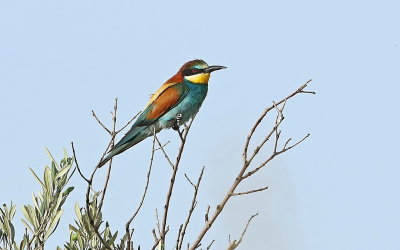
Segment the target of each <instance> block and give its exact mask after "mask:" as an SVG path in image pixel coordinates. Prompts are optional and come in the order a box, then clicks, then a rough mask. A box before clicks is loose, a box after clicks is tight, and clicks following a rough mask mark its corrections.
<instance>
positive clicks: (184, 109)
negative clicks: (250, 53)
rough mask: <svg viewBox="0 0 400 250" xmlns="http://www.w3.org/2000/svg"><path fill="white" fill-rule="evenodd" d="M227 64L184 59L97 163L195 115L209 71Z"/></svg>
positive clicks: (103, 161)
mask: <svg viewBox="0 0 400 250" xmlns="http://www.w3.org/2000/svg"><path fill="white" fill-rule="evenodd" d="M224 68H226V67H224V66H208V64H207V63H206V62H204V61H203V60H193V61H189V62H187V63H185V64H184V65H183V66H182V67H181V68H180V69H179V71H178V72H177V73H176V74H175V75H174V76H172V77H171V78H170V79H169V80H168V81H166V82H165V83H164V84H163V85H162V86H161V87H160V88H159V89H158V90H157V91H156V92H155V93H154V94H153V95H152V96H151V98H150V101H149V102H148V103H147V105H146V107H145V108H144V110H143V112H142V113H141V114H140V115H139V117H138V118H137V120H136V121H135V123H134V124H133V125H132V127H131V129H130V130H129V131H128V132H127V133H126V134H125V136H124V137H122V139H121V140H120V141H119V142H118V143H117V144H115V146H114V147H112V148H111V149H110V151H109V153H108V155H107V156H106V157H105V158H104V159H103V160H102V161H101V162H100V163H99V164H98V167H101V166H103V165H104V164H106V163H107V162H108V161H109V160H110V159H111V158H112V157H114V156H116V155H118V154H120V153H122V152H124V151H125V150H127V149H128V148H130V147H132V146H134V145H136V144H137V143H139V142H141V141H142V140H144V139H145V138H147V137H149V136H152V135H153V133H154V132H155V133H158V132H160V131H161V130H162V129H165V128H171V127H174V128H178V127H179V126H180V125H182V124H184V123H186V122H187V121H188V120H189V119H190V118H191V117H193V116H194V115H195V114H196V113H197V112H198V111H199V109H200V106H201V104H202V103H203V101H204V99H205V98H206V95H207V90H208V80H209V79H210V73H211V72H213V71H216V70H220V69H224Z"/></svg>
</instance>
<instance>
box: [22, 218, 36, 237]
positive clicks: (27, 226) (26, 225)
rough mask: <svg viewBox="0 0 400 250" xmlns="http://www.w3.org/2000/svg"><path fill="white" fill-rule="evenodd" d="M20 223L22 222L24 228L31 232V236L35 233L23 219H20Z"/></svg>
mask: <svg viewBox="0 0 400 250" xmlns="http://www.w3.org/2000/svg"><path fill="white" fill-rule="evenodd" d="M21 221H22V223H23V224H24V225H25V227H26V228H27V229H28V230H29V231H31V232H32V233H33V234H34V233H35V232H34V231H33V230H32V228H31V226H29V224H28V222H26V221H25V220H24V219H21Z"/></svg>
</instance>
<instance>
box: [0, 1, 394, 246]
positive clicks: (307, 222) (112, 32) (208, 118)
mask: <svg viewBox="0 0 400 250" xmlns="http://www.w3.org/2000/svg"><path fill="white" fill-rule="evenodd" d="M399 9H400V5H399V3H398V1H395V0H393V1H343V0H337V1H211V0H204V1H196V2H195V1H191V2H188V1H159V2H156V1H147V2H146V1H141V2H136V3H135V2H133V1H99V0H97V1H76V0H71V1H1V2H0V34H1V35H0V86H1V91H0V117H1V123H0V139H1V142H2V147H1V151H0V152H1V159H2V164H1V165H2V174H1V175H0V185H1V190H0V202H1V203H9V201H10V200H13V201H14V203H16V204H17V205H18V216H17V218H16V220H15V224H16V225H18V228H17V229H18V230H22V226H21V223H20V222H19V218H20V216H21V213H20V207H21V206H22V205H23V204H26V203H31V193H32V191H37V190H38V189H39V186H38V185H37V183H35V181H34V180H33V178H32V176H31V174H30V173H29V171H28V167H32V168H33V169H34V170H36V171H38V172H41V171H42V168H43V166H44V164H47V163H48V159H47V156H46V154H45V153H44V147H48V148H49V149H50V150H51V151H52V152H53V154H54V155H55V156H56V157H57V158H60V157H61V156H62V148H63V147H66V148H67V149H68V150H69V151H71V150H70V146H69V145H70V142H71V141H74V142H75V144H76V148H77V151H78V156H79V161H80V163H81V166H82V167H83V168H84V169H85V172H86V173H88V172H89V171H90V170H91V169H92V167H93V165H94V164H95V163H96V162H97V161H98V156H99V155H100V153H101V152H102V150H103V148H104V147H105V146H106V143H107V139H108V138H107V137H106V134H105V133H104V132H103V131H102V129H101V128H100V127H99V126H98V125H97V124H96V122H95V121H94V119H93V118H92V116H91V113H90V112H91V110H92V109H94V110H95V111H96V112H97V113H98V115H99V117H101V118H102V119H108V118H109V117H110V116H109V111H110V110H111V109H112V105H113V100H114V98H115V97H118V98H119V107H120V109H119V119H120V121H121V122H125V121H128V120H129V119H130V118H131V117H132V115H134V114H135V113H136V112H138V111H139V110H140V109H141V108H142V107H143V106H144V105H145V103H146V102H147V100H148V96H149V94H151V93H152V92H154V91H155V90H156V89H157V88H158V87H159V86H160V85H161V84H162V83H163V82H164V81H165V80H167V79H168V78H169V77H170V76H171V75H172V74H174V73H175V72H176V71H177V70H178V68H179V67H180V66H181V65H182V64H183V63H184V62H186V61H188V60H192V59H195V58H201V59H204V60H205V61H207V62H208V63H209V64H219V65H225V66H227V67H228V69H226V70H223V71H218V72H215V73H214V75H213V76H212V78H211V80H210V86H209V94H208V97H207V99H206V101H205V103H204V104H203V107H202V108H201V110H200V113H199V115H198V116H197V119H196V121H195V123H194V125H193V127H192V130H191V134H190V141H189V143H188V145H187V148H186V153H185V156H184V158H183V162H182V168H181V171H180V173H178V182H179V185H178V186H177V189H176V191H181V192H182V193H181V194H179V195H177V194H176V195H175V196H173V200H172V202H173V203H174V204H178V206H177V207H174V209H173V211H172V214H171V216H170V222H173V221H175V222H176V224H178V223H182V220H184V217H185V216H186V213H185V211H186V210H187V207H188V206H189V203H190V199H191V197H187V198H186V197H185V195H187V196H190V194H191V192H190V186H189V185H188V184H187V183H186V181H185V180H184V177H183V173H184V172H186V173H188V175H189V176H191V177H192V179H194V178H195V176H197V174H198V173H199V172H200V168H201V166H203V165H205V166H206V172H205V176H204V183H203V186H202V187H201V191H200V192H201V193H200V199H199V205H198V210H197V214H195V216H197V217H198V218H199V219H198V220H197V221H193V222H194V223H193V224H192V227H191V229H192V231H191V232H193V233H191V234H189V235H188V236H189V238H188V240H191V239H192V238H193V237H194V236H195V235H196V233H197V232H198V231H199V230H200V228H201V227H202V225H203V224H202V218H203V213H204V210H205V208H206V206H207V204H211V205H215V204H216V202H218V201H219V200H220V199H221V198H222V196H223V195H224V192H225V190H226V189H227V187H228V184H229V183H230V182H231V181H232V180H233V178H234V176H235V175H236V173H237V171H238V170H239V168H240V163H241V150H242V147H243V143H244V139H245V135H246V134H247V132H248V130H249V129H250V127H251V126H252V124H253V122H254V121H255V119H256V118H257V117H258V115H259V114H260V112H261V111H262V110H263V108H264V107H266V106H268V105H270V104H271V102H272V100H277V99H280V98H281V97H284V96H285V95H286V94H288V93H290V92H291V91H293V90H294V89H295V88H297V87H298V86H300V84H301V83H303V82H305V81H306V80H308V79H309V78H312V79H313V82H312V84H311V85H310V90H314V91H316V92H317V93H318V94H317V95H316V96H300V97H299V98H297V99H296V100H294V101H293V102H291V103H289V105H288V107H287V113H286V116H287V120H285V126H284V128H285V130H284V135H285V136H286V138H287V137H288V136H293V137H294V138H300V137H301V136H303V135H304V134H306V133H311V137H310V138H309V140H307V141H306V142H305V143H304V144H302V145H301V146H300V147H298V148H297V149H295V150H293V151H292V152H289V153H287V154H284V155H283V156H282V157H280V158H279V159H277V160H275V161H274V162H273V163H272V164H271V165H270V167H269V168H268V169H265V170H264V171H262V172H261V173H260V174H259V175H258V176H255V177H254V179H253V181H248V182H246V183H245V185H243V186H242V187H241V188H240V190H246V188H257V187H259V186H262V185H268V186H269V187H270V189H269V190H268V191H265V192H264V193H258V194H254V195H251V196H247V197H240V198H236V199H234V200H233V201H232V202H231V203H230V204H229V205H228V206H227V207H226V211H225V212H224V215H223V216H221V217H220V218H219V219H218V221H217V222H216V224H215V229H214V230H213V231H211V232H210V235H209V236H208V237H206V241H205V243H207V242H209V241H211V240H212V239H216V242H215V245H214V248H213V249H224V248H225V247H226V245H227V241H228V234H233V236H234V237H238V236H239V234H240V232H241V230H242V228H243V226H244V224H245V223H246V221H247V218H248V217H249V216H250V215H251V214H253V213H255V212H257V211H258V212H259V213H260V215H259V216H258V217H257V218H255V220H254V221H253V223H252V225H251V226H250V228H249V230H248V236H247V237H246V239H245V240H244V242H243V245H242V248H241V249H279V250H280V249H300V250H306V249H307V250H320V249H325V250H331V249H332V250H333V249H345V250H367V249H385V250H392V249H393V250H395V249H400V242H399V240H398V235H399V233H400V226H399V225H400V215H399V211H400V202H399V199H398V196H399V190H400V184H399V182H398V179H399V175H400V170H399V163H398V162H399V161H398V151H399V150H398V144H397V143H398V141H399V139H400V136H399V132H398V128H399V127H400V122H399V118H398V107H399V104H400V103H399V98H398V93H399V91H400V88H399V84H400V73H399V68H400V32H399V30H400V27H399V26H400V17H399ZM120 124H121V123H120ZM261 135H262V134H261V133H259V134H257V138H258V139H261ZM160 138H161V139H162V140H164V141H167V140H172V143H171V144H170V145H169V146H168V149H169V150H171V151H174V150H175V148H176V146H177V143H178V141H177V136H176V134H175V133H174V132H171V131H164V132H163V133H161V135H160ZM150 150H151V140H146V141H145V142H143V143H141V144H139V145H138V146H136V147H135V148H133V149H131V150H129V151H127V152H126V153H124V154H123V155H121V156H119V157H118V158H117V159H116V160H115V167H114V171H113V173H112V177H111V183H110V189H109V193H108V195H107V197H106V204H105V207H104V216H105V219H107V220H109V221H111V224H112V225H113V229H114V230H121V229H122V228H123V225H124V224H125V221H126V220H127V218H128V217H129V216H130V214H131V211H132V210H133V208H134V207H136V205H137V200H138V192H141V190H142V186H143V182H144V176H145V171H146V170H147V164H148V161H149V157H148V155H149V152H150ZM169 170H170V169H169V167H168V165H167V163H166V162H165V160H164V159H163V157H162V156H161V155H160V154H157V155H156V164H155V166H154V175H153V179H152V181H151V182H152V183H151V185H152V186H151V188H150V192H149V196H148V199H147V200H146V203H145V206H144V210H145V211H146V212H145V213H144V214H142V216H141V217H140V218H138V220H137V221H136V223H137V224H136V226H135V228H136V230H137V231H136V232H137V234H135V236H136V240H137V242H138V243H141V244H142V247H143V249H148V247H149V245H150V244H152V241H153V238H152V235H151V229H152V228H153V227H154V225H155V218H154V216H153V213H154V212H153V211H154V210H153V209H154V208H156V207H158V208H159V209H161V208H162V204H163V202H164V200H165V194H164V192H163V190H165V189H166V187H167V185H168V181H169V177H168V175H169ZM103 171H105V170H103ZM97 181H98V182H100V181H102V180H101V179H100V178H99V179H97ZM73 184H74V185H75V186H76V189H75V190H74V192H73V194H72V195H71V197H70V199H69V202H68V203H67V204H66V205H65V209H66V212H65V215H64V217H63V218H62V221H61V224H60V230H58V231H57V233H55V234H54V235H53V236H52V238H51V240H50V242H49V247H48V249H54V247H55V246H56V245H62V243H64V242H65V240H67V239H68V223H72V222H73V218H74V216H75V215H74V214H73V212H72V207H73V204H74V203H75V202H76V201H78V202H80V203H81V204H83V203H82V201H83V197H84V189H85V186H84V183H83V181H82V180H80V179H79V178H78V176H75V178H74V179H73ZM117 204H119V205H117ZM182 214H184V216H183V217H182ZM176 224H175V226H172V225H171V227H172V229H171V230H172V231H171V234H170V235H169V236H170V237H171V240H174V241H175V237H176V234H177V232H176V230H177V228H176ZM140 228H142V229H141V230H140ZM170 248H172V246H171V247H169V248H168V249H170Z"/></svg>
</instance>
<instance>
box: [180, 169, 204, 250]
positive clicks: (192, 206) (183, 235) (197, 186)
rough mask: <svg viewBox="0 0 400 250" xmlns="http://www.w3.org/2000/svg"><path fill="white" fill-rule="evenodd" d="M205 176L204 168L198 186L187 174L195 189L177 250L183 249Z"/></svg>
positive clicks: (198, 179)
mask: <svg viewBox="0 0 400 250" xmlns="http://www.w3.org/2000/svg"><path fill="white" fill-rule="evenodd" d="M203 174H204V166H203V167H202V168H201V172H200V175H199V178H197V183H196V184H193V182H191V181H190V179H189V177H187V175H186V174H185V176H186V178H187V180H188V181H189V183H190V184H191V185H192V186H193V188H194V193H193V199H192V203H191V205H190V209H189V213H188V215H187V218H186V221H185V223H184V225H183V229H182V232H181V234H180V239H178V242H179V244H178V247H177V250H179V249H182V243H183V239H184V238H185V233H186V229H187V227H188V225H189V222H190V218H191V216H192V213H193V211H194V209H195V207H196V204H197V201H196V199H197V193H198V191H199V187H200V182H201V179H202V178H203Z"/></svg>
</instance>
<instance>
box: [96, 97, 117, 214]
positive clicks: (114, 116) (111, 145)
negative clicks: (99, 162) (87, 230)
mask: <svg viewBox="0 0 400 250" xmlns="http://www.w3.org/2000/svg"><path fill="white" fill-rule="evenodd" d="M117 110H118V98H115V104H114V113H113V114H112V132H111V144H110V147H111V148H112V147H113V146H114V142H115V136H116V134H117V133H115V128H116V126H117ZM111 168H112V159H111V160H110V161H109V164H108V170H107V175H106V181H105V183H104V187H103V191H102V192H101V198H100V203H99V211H101V208H102V207H103V202H104V198H105V196H106V191H107V187H108V182H109V181H110V175H111Z"/></svg>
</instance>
